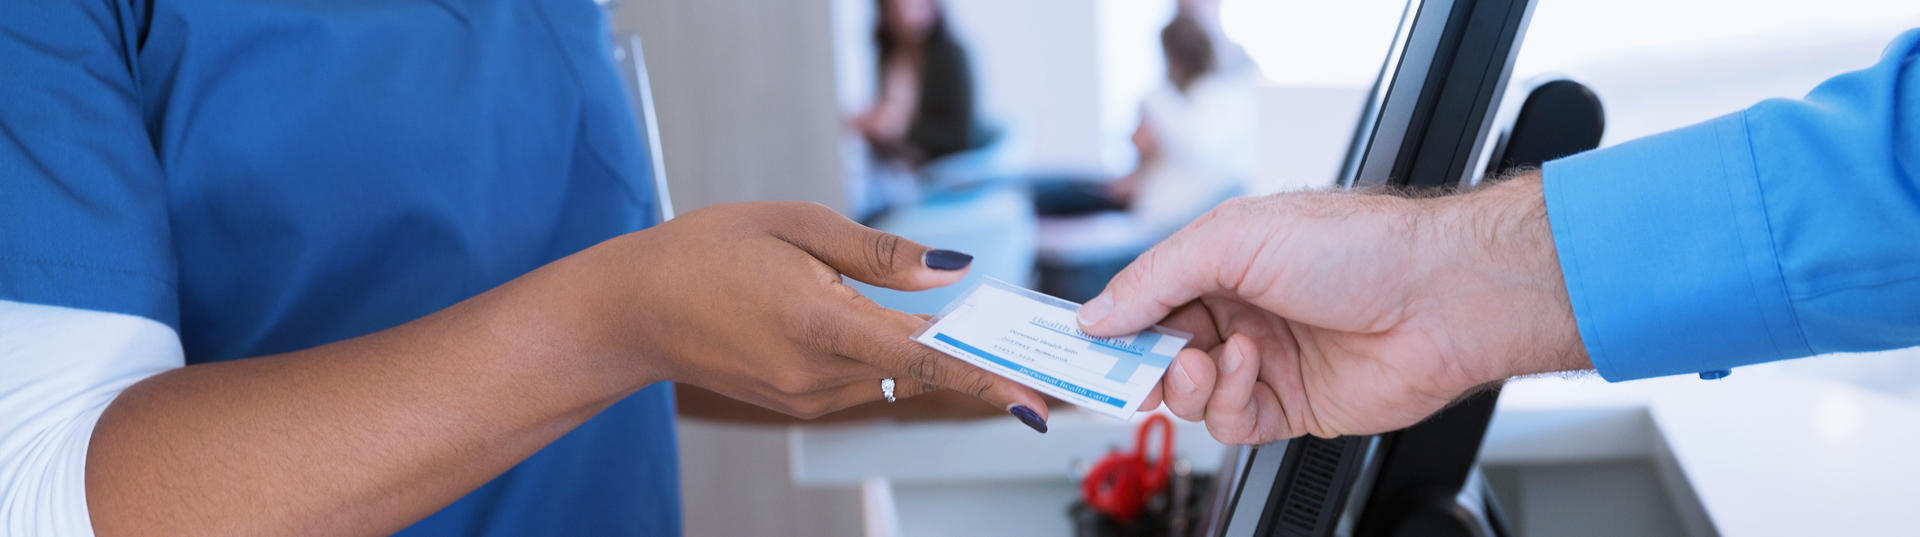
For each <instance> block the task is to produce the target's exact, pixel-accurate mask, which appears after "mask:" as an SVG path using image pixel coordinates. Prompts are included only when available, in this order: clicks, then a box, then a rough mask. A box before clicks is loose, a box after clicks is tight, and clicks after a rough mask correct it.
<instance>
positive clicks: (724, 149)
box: [615, 0, 846, 212]
mask: <svg viewBox="0 0 1920 537" xmlns="http://www.w3.org/2000/svg"><path fill="white" fill-rule="evenodd" d="M831 4H832V0H781V1H778V2H767V1H762V0H698V1H686V0H627V1H626V3H625V5H623V6H621V7H620V8H619V10H618V11H617V13H616V16H615V26H616V28H618V29H621V30H628V31H637V32H638V33H639V34H640V36H641V38H642V40H644V41H645V44H646V52H647V54H646V55H647V63H648V64H649V65H648V67H649V69H650V71H651V74H652V78H653V86H654V88H653V89H654V100H655V104H656V106H657V109H658V113H659V116H660V117H659V123H660V135H661V136H660V137H661V145H662V148H663V149H664V151H665V153H666V155H665V161H666V167H667V177H668V178H669V181H670V184H669V187H670V188H671V189H672V192H673V198H674V200H673V201H674V206H675V208H676V209H678V210H679V211H680V212H686V211H691V210H693V209H697V208H700V207H704V206H707V205H713V204H716V203H727V202H735V201H754V200H808V201H818V202H821V203H825V204H827V205H828V206H830V207H835V208H844V207H845V198H846V196H845V192H844V189H843V188H842V186H841V181H840V177H841V165H842V164H841V158H840V152H839V147H840V146H839V140H840V138H841V136H842V135H843V133H844V128H843V125H844V121H843V120H842V118H841V115H840V113H839V111H838V107H837V102H838V95H837V93H836V91H837V88H836V86H835V83H834V80H833V72H834V61H835V56H834V34H833V24H832V23H833V20H832V14H833V10H832V9H831Z"/></svg>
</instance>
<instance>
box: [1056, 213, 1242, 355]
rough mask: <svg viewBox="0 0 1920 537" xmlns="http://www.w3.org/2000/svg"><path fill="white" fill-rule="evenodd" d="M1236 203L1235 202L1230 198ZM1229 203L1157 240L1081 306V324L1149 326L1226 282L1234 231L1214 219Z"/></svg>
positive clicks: (1116, 329)
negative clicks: (1224, 275)
mask: <svg viewBox="0 0 1920 537" xmlns="http://www.w3.org/2000/svg"><path fill="white" fill-rule="evenodd" d="M1229 203H1233V202H1229ZM1226 207H1227V206H1226V205H1223V206H1222V207H1220V208H1215V209H1214V210H1213V211H1211V212H1209V213H1207V216H1204V217H1201V219H1200V220H1198V221H1195V222H1194V223H1193V224H1191V225H1189V226H1187V228H1186V229H1182V230H1180V232H1179V233H1175V234H1173V236H1172V237H1168V238H1167V240H1166V241H1164V242H1161V243H1160V244H1157V245H1154V247H1153V248H1152V249H1150V250H1147V253H1145V254H1141V255H1140V257H1139V258H1137V259H1134V261H1133V263H1131V264H1128V265H1127V268H1125V269H1123V270H1121V271H1120V274H1118V275H1116V276H1114V277H1113V281H1111V282H1109V283H1107V288H1106V290H1104V291H1101V292H1100V296H1096V297H1094V298H1093V300H1089V301H1087V303H1086V305H1083V306H1081V307H1080V329H1081V330H1084V331H1086V332H1087V334H1089V335H1094V336H1105V337H1111V336H1119V335H1124V334H1131V333H1134V332H1139V331H1141V330H1145V329H1146V328H1147V327H1149V326H1153V324H1154V323H1157V322H1159V321H1160V320H1161V319H1163V318H1165V317H1166V316H1167V314H1169V313H1172V312H1173V310H1174V309H1175V308H1178V307H1180V306H1182V305H1185V304H1186V303H1188V302H1192V301H1193V299H1196V298H1200V297H1201V296H1203V295H1206V294H1208V293H1211V292H1214V291H1218V290H1221V289H1224V288H1226V285H1225V284H1224V283H1223V282H1221V281H1220V280H1221V278H1220V274H1221V270H1220V267H1219V266H1220V263H1221V262H1222V261H1223V259H1222V258H1223V257H1224V254H1223V248H1224V247H1230V246H1231V244H1216V243H1220V242H1231V241H1230V239H1231V237H1220V236H1216V235H1219V234H1220V233H1222V231H1221V230H1220V229H1219V226H1215V225H1209V224H1212V223H1213V221H1214V220H1217V219H1218V216H1217V214H1218V213H1220V212H1222V210H1223V209H1225V208H1226Z"/></svg>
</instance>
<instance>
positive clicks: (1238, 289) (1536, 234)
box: [1081, 175, 1591, 443]
mask: <svg viewBox="0 0 1920 537" xmlns="http://www.w3.org/2000/svg"><path fill="white" fill-rule="evenodd" d="M1162 318H1164V319H1165V323H1166V324H1167V325H1169V326H1172V327H1174V328H1179V329H1182V330H1187V331H1190V332H1193V333H1194V334H1195V338H1194V341H1193V343H1192V344H1191V345H1192V346H1193V347H1195V348H1189V349H1186V350H1184V351H1182V352H1181V354H1180V355H1179V356H1177V357H1176V358H1175V360H1174V366H1173V367H1172V368H1170V370H1169V371H1168V372H1167V375H1166V377H1165V378H1164V379H1163V380H1162V383H1161V387H1160V388H1159V389H1160V392H1161V395H1163V396H1164V397H1165V400H1166V403H1167V406H1168V408H1169V409H1171V410H1172V411H1173V413H1174V414H1175V415H1178V416H1180V417H1182V418H1185V419H1189V420H1204V421H1206V424H1207V429H1208V430H1209V431H1211V432H1212V433H1213V435H1214V437H1216V438H1218V439H1219V440H1221V441H1223V442H1230V443H1261V442H1269V441H1273V440H1278V439H1282V438H1289V437H1294V436H1299V435H1303V434H1311V435H1315V436H1322V437H1331V436H1338V435H1347V434H1372V433H1379V432H1385V431H1390V430H1394V429H1399V428H1402V427H1406V426H1408V425H1412V424H1413V423H1415V422H1418V421H1419V420H1421V419H1424V418H1425V417H1427V416H1428V415H1430V414H1432V413H1434V412H1436V411H1438V410H1440V409H1441V408H1443V407H1445V406H1446V405H1447V404H1449V403H1451V402H1452V401H1454V400H1456V399H1458V398H1459V397H1460V396H1461V395H1462V394H1464V393H1466V392H1468V391H1470V390H1472V389H1474V388H1475V387H1476V386H1480V385H1483V384H1487V383H1490V382H1498V381H1500V380H1503V379H1505V378H1507V377H1510V376H1514V375H1522V374H1531V373H1541V372H1548V371H1564V370H1571V369H1584V368H1588V367H1591V366H1590V365H1589V364H1588V363H1587V359H1586V354H1585V352H1584V350H1583V348H1582V347H1581V346H1580V340H1579V333H1578V331H1577V330H1576V328H1575V325H1574V321H1573V313H1572V310H1571V308H1570V307H1569V306H1568V305H1567V294H1566V289H1565V286H1564V283H1563V282H1562V279H1561V276H1560V267H1559V264H1558V262H1557V259H1556V258H1555V256H1554V248H1553V241H1552V237H1551V235H1550V232H1549V230H1548V229H1547V224H1546V219H1545V206H1544V204H1543V202H1542V201H1541V197H1540V183H1539V176H1538V175H1533V176H1531V177H1527V178H1521V179H1517V180H1514V181H1512V182H1510V183H1507V184H1501V185H1495V186H1491V187H1488V188H1485V189H1482V190H1481V191H1479V192H1475V193H1471V194H1466V195H1462V196H1452V197H1446V198H1436V199H1404V198H1396V197H1390V196H1379V195H1357V194H1345V193H1340V194H1330V193H1298V194H1280V195H1275V196H1268V197H1263V198H1246V199H1241V200H1236V201H1234V202H1229V203H1228V204H1225V205H1222V206H1221V207H1220V208H1217V209H1215V210H1214V211H1213V212H1211V213H1209V214H1208V215H1207V216H1206V217H1203V218H1202V219H1201V220H1200V221H1197V222H1195V223H1194V224H1193V225H1191V226H1188V227H1187V229H1185V230H1183V231H1181V232H1180V233H1178V234H1176V235H1174V236H1173V237H1172V238H1170V239H1168V240H1167V241H1166V242H1164V243H1162V244H1160V245H1159V246H1156V247H1154V249H1153V250H1152V251H1150V252H1148V253H1147V254H1145V255H1143V256H1142V257H1141V258H1140V259H1139V260H1137V261H1135V262H1134V263H1133V264H1132V265H1131V266H1129V267H1127V269H1126V270H1125V271H1123V272H1121V273H1120V275H1119V276H1118V277H1116V278H1114V281H1113V283H1111V284H1109V286H1108V288H1107V290H1106V291H1105V292H1103V293H1102V294H1101V296H1099V297H1096V298H1095V299H1094V300H1092V301H1089V302H1088V303H1087V305H1086V306H1085V307H1083V308H1082V309H1081V323H1082V324H1083V325H1084V328H1085V330H1086V331H1087V332H1088V333H1090V334H1094V335H1112V334H1121V333H1128V332H1132V331H1136V330H1139V329H1142V328H1145V327H1146V326H1147V325H1149V324H1152V323H1154V322H1158V321H1161V320H1162Z"/></svg>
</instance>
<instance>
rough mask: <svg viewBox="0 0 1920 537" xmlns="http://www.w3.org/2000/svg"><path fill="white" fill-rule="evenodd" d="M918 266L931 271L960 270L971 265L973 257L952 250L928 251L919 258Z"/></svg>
mask: <svg viewBox="0 0 1920 537" xmlns="http://www.w3.org/2000/svg"><path fill="white" fill-rule="evenodd" d="M920 264H923V265H926V266H927V268H930V269H933V270H960V269H963V268H967V265H971V264H973V256H970V255H967V254H963V253H960V252H955V251H953V250H928V251H927V255H924V256H921V257H920Z"/></svg>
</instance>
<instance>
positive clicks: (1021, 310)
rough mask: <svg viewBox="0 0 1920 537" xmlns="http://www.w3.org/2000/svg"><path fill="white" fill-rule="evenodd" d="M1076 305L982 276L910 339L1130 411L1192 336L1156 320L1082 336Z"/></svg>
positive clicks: (1111, 409) (1081, 401)
mask: <svg viewBox="0 0 1920 537" xmlns="http://www.w3.org/2000/svg"><path fill="white" fill-rule="evenodd" d="M1079 309H1080V305H1079V304H1075V303H1072V302H1068V301H1065V300H1061V299H1058V298H1054V297H1050V296H1047V295H1044V294H1040V293H1037V292H1034V291H1031V290H1027V289H1024V288H1021V287H1019V286H1016V285H1012V284H1008V283H1006V282H1002V281H1000V280H995V279H992V278H982V279H981V282H980V283H979V284H977V285H975V286H974V287H973V288H972V289H969V290H967V292H965V293H963V294H961V295H960V297H959V298H956V299H954V301H953V303H951V304H947V307H946V309H944V310H942V311H941V312H940V314H939V315H936V316H934V318H933V320H932V322H931V323H930V324H928V325H927V326H926V327H925V328H922V329H920V331H919V332H916V333H914V335H913V339H914V341H918V342H920V343H921V344H924V345H926V346H929V347H933V348H934V349H938V350H939V351H941V352H944V353H947V354H949V355H952V356H953V357H955V358H959V359H961V360H966V361H967V363H970V364H973V365H974V366H976V367H979V368H981V369H985V370H987V371H990V372H993V373H994V374H997V375H1000V376H1003V377H1007V378H1010V379H1013V380H1014V381H1015V382H1019V383H1021V384H1024V385H1027V386H1029V387H1032V388H1033V389H1035V390H1039V391H1040V392H1041V393H1045V394H1047V395H1051V396H1054V397H1058V398H1060V399H1061V400H1063V401H1066V402H1069V403H1073V404H1075V405H1079V406H1081V407H1084V408H1086V409H1088V410H1092V411H1094V412H1098V413H1100V414H1105V415H1108V416H1113V417H1115V418H1120V419H1123V420H1124V419H1127V418H1130V417H1133V414H1134V411H1135V409H1136V408H1138V407H1139V406H1140V401H1141V400H1142V399H1145V398H1146V396H1147V393H1148V392H1150V391H1152V390H1153V387H1154V385H1155V384H1158V383H1159V382H1160V377H1161V376H1162V375H1165V374H1166V373H1167V366H1168V365H1169V364H1171V363H1173V355H1174V354H1175V353H1178V352H1180V348H1181V347H1185V346H1186V345H1187V340H1190V339H1193V336H1192V335H1190V334H1187V333H1184V332H1180V331H1177V330H1172V329H1169V328H1164V327H1159V326H1155V327H1152V328H1149V329H1147V330H1146V331H1144V332H1140V333H1138V334H1133V335H1130V336H1124V337H1115V338H1104V337H1094V336H1089V335H1087V334H1086V333H1085V332H1081V331H1080V324H1079V322H1078V321H1077V320H1076V318H1075V314H1076V313H1077V312H1078V311H1079Z"/></svg>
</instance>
